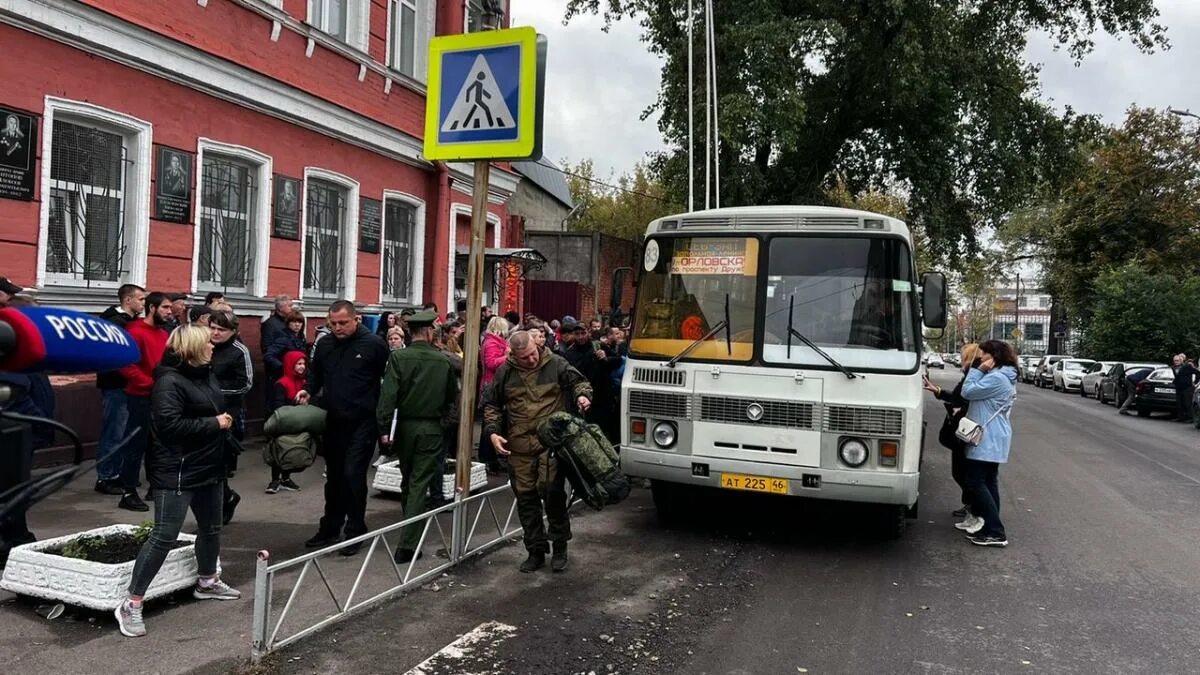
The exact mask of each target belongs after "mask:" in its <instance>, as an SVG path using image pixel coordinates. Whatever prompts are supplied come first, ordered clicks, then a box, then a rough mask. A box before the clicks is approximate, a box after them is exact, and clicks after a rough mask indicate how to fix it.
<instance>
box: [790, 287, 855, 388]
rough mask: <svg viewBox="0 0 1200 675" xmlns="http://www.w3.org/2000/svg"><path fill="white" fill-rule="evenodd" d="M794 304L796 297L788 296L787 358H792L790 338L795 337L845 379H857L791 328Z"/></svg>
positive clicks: (848, 370)
mask: <svg viewBox="0 0 1200 675" xmlns="http://www.w3.org/2000/svg"><path fill="white" fill-rule="evenodd" d="M795 304H796V296H794V295H789V296H788V325H787V357H788V358H789V359H790V358H792V336H795V337H796V339H798V340H800V341H801V342H803V343H804V344H805V345H807V346H808V347H809V348H810V349H812V350H813V351H814V352H816V353H818V354H820V355H821V356H822V357H824V359H825V360H826V361H828V362H829V363H831V364H833V366H834V367H835V368H837V369H838V370H840V371H842V374H844V375H845V376H846V378H847V379H850V380H853V379H855V378H857V377H859V376H858V375H857V374H855V372H854V371H852V370H850V369H849V368H847V367H846V366H843V365H842V364H840V363H838V362H837V359H835V358H833V357H832V356H830V355H829V354H826V353H825V350H823V349H821V348H820V347H818V346H817V343H815V342H813V341H812V340H809V339H808V338H807V337H805V336H804V335H803V334H801V333H800V331H798V330H796V329H795V328H793V327H792V315H793V313H794V311H795V308H796V307H795Z"/></svg>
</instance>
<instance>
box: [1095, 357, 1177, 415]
mask: <svg viewBox="0 0 1200 675" xmlns="http://www.w3.org/2000/svg"><path fill="white" fill-rule="evenodd" d="M1155 368H1166V366H1165V365H1163V364H1161V363H1132V362H1128V361H1117V362H1116V363H1114V364H1113V366H1112V367H1111V368H1109V369H1108V372H1107V373H1106V374H1105V375H1104V377H1102V378H1100V391H1099V393H1097V394H1096V400H1097V401H1100V404H1101V405H1103V404H1105V403H1108V402H1109V401H1112V402H1114V403H1116V404H1117V405H1118V406H1119V405H1121V404H1122V403H1124V402H1125V397H1126V396H1128V395H1129V392H1128V391H1127V389H1128V385H1127V384H1126V383H1125V378H1126V377H1128V376H1129V375H1132V374H1133V373H1134V372H1136V371H1138V370H1154V369H1155Z"/></svg>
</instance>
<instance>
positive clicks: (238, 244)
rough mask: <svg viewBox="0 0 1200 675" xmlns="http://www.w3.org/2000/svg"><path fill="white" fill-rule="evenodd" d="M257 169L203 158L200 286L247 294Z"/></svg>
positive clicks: (214, 157) (219, 158) (213, 157)
mask: <svg viewBox="0 0 1200 675" xmlns="http://www.w3.org/2000/svg"><path fill="white" fill-rule="evenodd" d="M257 169H258V167H256V166H254V165H252V164H249V163H247V162H242V161H238V160H235V159H231V158H228V157H223V156H221V155H208V154H206V155H205V156H204V167H203V174H202V178H201V183H202V184H201V190H200V194H201V198H200V259H199V266H198V267H199V270H198V273H197V276H198V278H199V280H200V282H201V283H203V284H205V285H208V286H216V287H220V288H222V289H225V290H247V289H248V288H249V287H250V285H251V282H252V278H251V276H252V270H253V269H254V264H253V263H254V244H253V242H254V233H255V231H256V229H257V227H258V226H259V225H258V223H257V222H255V215H256V211H257V209H256V208H255V206H256V205H257V203H258V200H257V195H258V186H257V185H256V183H255V176H256V174H257Z"/></svg>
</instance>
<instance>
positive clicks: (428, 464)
mask: <svg viewBox="0 0 1200 675" xmlns="http://www.w3.org/2000/svg"><path fill="white" fill-rule="evenodd" d="M436 320H437V314H435V313H433V312H419V313H417V314H414V315H412V316H411V317H409V319H408V325H409V328H410V329H411V330H412V345H411V346H409V348H408V349H400V350H397V351H394V352H392V353H391V356H389V357H388V362H387V370H385V371H384V375H383V390H382V393H381V394H380V397H379V409H378V421H379V433H380V439H379V442H380V443H381V444H382V445H384V446H387V445H388V444H395V448H394V450H393V454H395V455H396V456H398V457H399V459H400V471H401V473H402V474H403V476H404V478H403V484H402V485H401V490H400V499H401V501H403V502H404V517H405V518H409V517H412V516H415V515H417V514H419V513H423V512H424V511H425V495H426V494H427V493H428V492H429V482H430V481H431V480H441V479H442V477H441V476H438V475H436V474H437V472H438V470H437V458H438V451H439V450H440V449H441V446H442V423H443V420H444V419H446V418H447V416H448V413H449V412H450V409H451V406H453V404H454V398H455V396H457V394H458V385H457V378H456V376H455V373H454V367H453V366H452V365H451V364H450V360H449V359H447V358H446V356H445V355H444V354H442V353H441V352H440V351H438V350H437V348H436V347H434V346H433V323H434V321H436ZM393 412H395V413H396V415H395V416H396V420H397V421H396V431H395V434H396V435H395V438H391V437H390V436H389V435H390V434H391V433H392V430H391V426H392V413H393ZM423 529H424V525H423V524H415V525H410V526H408V527H406V528H404V531H403V532H402V533H401V535H400V544H399V545H398V546H397V547H396V554H395V560H396V562H397V563H407V562H410V561H412V560H413V558H414V557H416V558H420V557H421V554H420V552H419V551H417V550H416V549H417V544H418V542H419V541H420V539H421V531H422V530H423Z"/></svg>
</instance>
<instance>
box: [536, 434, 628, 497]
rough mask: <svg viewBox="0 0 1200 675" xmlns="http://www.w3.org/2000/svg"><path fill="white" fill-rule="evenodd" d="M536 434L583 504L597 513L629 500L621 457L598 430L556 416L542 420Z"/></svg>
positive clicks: (626, 479)
mask: <svg viewBox="0 0 1200 675" xmlns="http://www.w3.org/2000/svg"><path fill="white" fill-rule="evenodd" d="M537 433H538V439H539V440H541V442H542V445H543V446H545V447H546V448H548V449H549V450H550V452H551V453H553V454H554V456H555V457H556V458H557V459H558V461H559V470H560V471H564V472H565V474H566V477H567V480H568V481H569V482H570V483H571V487H572V488H573V489H574V491H575V494H576V495H578V496H579V497H580V498H582V499H583V502H584V503H585V504H587V505H588V506H590V507H592V508H593V509H596V510H597V511H599V510H601V509H603V508H604V507H605V506H611V505H613V504H616V503H618V502H620V501H621V500H623V499H625V498H626V497H628V496H629V489H630V488H629V479H628V478H627V477H626V476H625V474H623V473H621V462H620V457H619V456H618V455H617V451H616V450H615V449H613V446H612V444H611V443H609V442H608V439H607V438H605V437H604V433H603V432H602V431H600V427H598V426H596V425H595V424H586V423H585V422H584V421H583V420H582V419H580V418H579V417H576V416H575V415H572V414H571V413H568V412H557V413H554V414H552V415H550V416H549V417H547V418H546V419H544V420H542V422H541V423H540V424H539V425H538V430H537Z"/></svg>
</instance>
